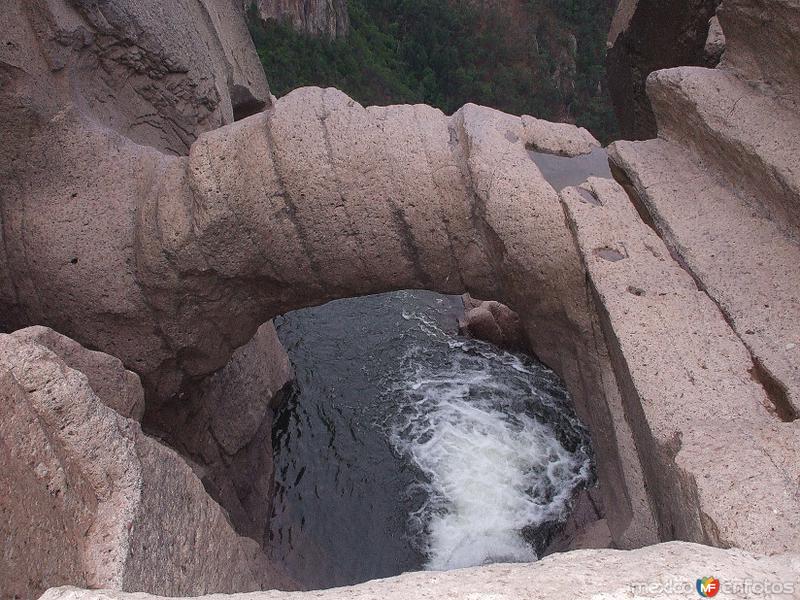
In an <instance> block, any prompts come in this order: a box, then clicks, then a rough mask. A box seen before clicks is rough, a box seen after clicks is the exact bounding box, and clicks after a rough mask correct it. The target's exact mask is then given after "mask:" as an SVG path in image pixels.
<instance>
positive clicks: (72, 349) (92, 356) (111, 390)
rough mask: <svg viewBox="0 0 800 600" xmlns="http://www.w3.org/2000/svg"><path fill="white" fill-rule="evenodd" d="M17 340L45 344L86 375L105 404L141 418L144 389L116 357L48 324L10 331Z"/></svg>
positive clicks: (135, 417) (137, 419)
mask: <svg viewBox="0 0 800 600" xmlns="http://www.w3.org/2000/svg"><path fill="white" fill-rule="evenodd" d="M13 336H14V337H15V338H17V339H18V340H21V341H25V342H32V343H35V344H39V345H40V346H44V347H45V348H47V349H48V350H50V351H51V352H53V353H54V354H55V355H56V356H58V358H60V359H61V360H62V361H64V364H66V365H67V366H68V367H69V368H71V369H74V370H76V371H79V372H81V373H83V374H84V375H86V377H87V379H88V380H89V385H90V386H91V388H92V391H94V393H95V394H96V395H97V397H98V398H99V399H100V401H101V402H102V403H103V404H105V405H106V406H108V407H110V408H113V409H114V410H115V411H117V412H118V413H119V414H121V415H122V416H123V417H127V418H129V419H133V420H135V421H141V419H142V415H143V414H144V390H143V389H142V384H141V383H140V381H139V376H138V375H136V373H132V372H131V371H128V370H127V369H126V368H125V367H124V366H123V365H122V361H121V360H119V359H118V358H115V357H113V356H110V355H108V354H104V353H103V352H95V351H92V350H88V349H86V348H84V347H83V346H81V345H80V344H79V343H78V342H76V341H74V340H71V339H70V338H68V337H67V336H64V335H61V334H60V333H57V332H55V331H53V330H52V329H49V328H47V327H39V326H34V327H28V328H27V329H20V330H18V331H15V332H14V333H13Z"/></svg>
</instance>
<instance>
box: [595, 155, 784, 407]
mask: <svg viewBox="0 0 800 600" xmlns="http://www.w3.org/2000/svg"><path fill="white" fill-rule="evenodd" d="M608 163H609V165H610V167H611V173H612V175H613V176H614V179H615V180H616V181H617V183H619V185H620V186H622V188H623V189H624V190H625V193H626V194H627V195H628V199H629V200H630V201H631V204H632V205H633V207H634V208H635V209H636V212H637V213H638V214H639V217H640V218H641V220H642V221H643V222H644V223H645V224H646V225H647V226H648V227H650V229H652V230H653V232H654V233H655V234H656V235H657V236H658V237H659V238H660V239H661V241H662V242H663V243H664V246H666V248H667V251H668V252H669V254H670V256H671V257H672V259H673V260H674V261H675V262H676V263H677V264H678V265H679V266H680V267H681V269H683V270H684V271H685V272H686V273H687V274H688V275H689V276H690V277H691V278H692V280H693V281H694V284H695V285H696V286H697V290H698V291H700V292H703V293H704V294H705V295H706V297H707V298H708V299H709V300H711V302H713V303H714V306H716V307H717V310H718V311H719V314H720V315H722V318H723V319H725V322H726V323H727V324H728V327H729V328H730V330H731V331H732V332H733V334H734V335H735V336H736V337H737V338H738V339H739V341H740V342H741V343H742V346H744V348H745V350H747V353H748V355H749V356H750V360H751V362H752V363H753V367H752V368H751V369H750V370H749V372H750V376H751V377H752V379H753V381H755V382H756V383H758V384H759V385H760V386H761V387H762V388H763V390H764V393H765V394H766V396H767V399H768V400H769V402H770V404H771V406H767V407H765V408H767V410H768V411H769V412H770V413H771V414H774V415H775V416H776V417H778V418H779V419H780V420H781V421H783V422H784V423H791V422H793V421H796V420H797V418H798V416H799V415H798V413H797V411H796V410H795V409H794V407H793V406H792V404H791V402H790V401H789V396H788V393H787V390H786V385H785V384H783V383H782V382H781V381H780V380H778V379H777V378H776V377H775V376H773V375H772V373H770V372H769V370H768V369H767V368H766V367H765V366H764V364H763V363H762V362H761V360H760V359H759V358H758V356H756V355H755V354H754V353H753V350H752V349H751V348H750V346H749V345H748V344H747V342H746V341H745V339H744V338H743V337H742V336H741V335H740V334H739V332H738V331H737V329H736V326H735V324H734V322H733V319H732V318H731V317H730V315H728V313H726V312H725V311H724V310H723V308H722V306H720V304H719V302H717V300H716V298H714V296H712V295H711V293H710V292H709V291H708V289H707V288H706V286H705V284H704V283H703V281H702V280H701V279H700V278H699V277H698V276H697V274H696V273H695V272H694V271H693V270H692V268H691V267H690V266H689V264H688V263H687V262H686V260H684V258H683V257H682V256H681V255H680V254H679V253H678V251H677V250H676V249H675V247H674V244H672V243H670V241H669V239H668V238H667V236H665V235H663V233H662V231H661V230H660V228H659V227H658V226H657V225H656V223H655V219H654V218H653V216H652V214H651V213H650V211H649V210H648V208H647V204H646V203H645V202H644V200H643V199H642V197H641V195H640V194H639V192H638V190H637V189H636V186H635V185H634V184H633V182H632V181H631V179H630V178H629V177H628V174H627V173H626V172H625V170H624V169H622V167H620V166H619V165H617V164H616V163H614V161H613V160H612V159H611V158H609V161H608Z"/></svg>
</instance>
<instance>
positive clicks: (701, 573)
mask: <svg viewBox="0 0 800 600" xmlns="http://www.w3.org/2000/svg"><path fill="white" fill-rule="evenodd" d="M707 576H714V577H717V578H718V579H719V580H720V583H721V584H722V591H721V592H720V595H719V597H720V598H734V597H735V598H739V599H743V600H744V599H748V598H763V597H764V594H763V592H759V593H753V592H748V591H746V590H745V589H743V586H744V585H745V584H746V582H750V585H753V584H757V585H761V586H763V585H769V586H772V587H771V588H770V590H773V589H774V590H779V591H778V593H775V594H774V595H772V596H770V597H771V598H793V597H796V596H795V595H794V594H793V591H794V590H800V559H799V558H798V556H797V555H785V556H777V557H770V558H764V557H755V556H753V555H751V554H748V553H746V552H742V551H740V550H720V549H718V548H709V547H707V546H699V545H696V544H689V543H685V542H671V543H668V544H660V545H658V546H650V547H648V548H642V549H641V550H635V551H630V552H624V551H618V550H577V551H574V552H569V553H565V554H556V555H553V556H549V557H547V558H545V559H543V560H541V561H539V562H537V563H530V564H513V565H509V564H497V565H490V566H486V567H477V568H473V569H462V570H458V571H450V572H446V573H431V572H419V573H406V574H404V575H400V576H399V577H393V578H391V579H381V580H376V581H370V582H367V583H364V584H361V585H357V586H352V587H343V588H337V589H331V590H324V591H314V592H292V593H284V592H260V593H256V594H247V595H244V594H237V595H233V596H208V597H206V598H207V600H211V599H212V598H213V599H214V600H311V599H312V598H313V599H318V600H375V599H381V600H441V599H443V598H447V599H449V600H513V599H518V598H519V599H526V600H560V599H564V600H623V599H630V600H633V599H638V598H641V599H644V598H659V599H663V600H673V599H674V600H686V599H687V598H693V597H699V596H697V592H696V591H695V585H696V581H697V579H698V578H699V577H707ZM736 586H739V588H742V589H737V587H736ZM42 600H156V598H155V597H154V596H148V595H146V594H124V593H120V592H108V591H98V590H91V591H90V590H79V589H75V588H59V589H52V590H49V591H48V592H47V593H46V594H45V595H44V596H42Z"/></svg>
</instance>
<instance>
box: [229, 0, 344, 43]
mask: <svg viewBox="0 0 800 600" xmlns="http://www.w3.org/2000/svg"><path fill="white" fill-rule="evenodd" d="M243 7H244V9H245V10H253V11H254V14H255V15H256V16H257V18H259V19H261V20H263V21H278V22H284V23H289V24H291V25H292V27H294V28H295V29H296V30H297V31H300V32H303V33H307V34H308V35H313V36H325V37H328V38H337V37H344V36H346V35H347V33H348V31H349V30H350V15H349V13H348V11H347V0H243Z"/></svg>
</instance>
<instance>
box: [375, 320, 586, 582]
mask: <svg viewBox="0 0 800 600" xmlns="http://www.w3.org/2000/svg"><path fill="white" fill-rule="evenodd" d="M404 318H406V319H411V320H416V321H418V322H419V326H420V328H421V329H422V330H423V331H424V332H425V333H426V334H427V337H428V340H427V341H428V343H427V344H425V345H424V346H414V347H412V348H411V349H409V351H408V352H407V353H406V355H405V356H404V360H403V367H402V369H401V373H402V374H403V378H401V380H400V381H399V382H396V383H395V384H394V386H393V387H392V390H391V393H393V394H395V395H396V401H397V402H398V407H399V410H398V414H397V417H396V419H395V420H394V422H393V423H392V427H391V432H390V438H391V441H392V445H393V446H394V447H395V449H396V450H397V451H398V452H400V453H401V454H402V455H403V456H405V457H407V458H408V459H410V460H411V461H412V462H413V463H414V464H415V465H416V466H417V468H418V469H419V470H420V472H421V473H422V474H423V475H424V478H423V481H420V482H419V483H418V484H415V486H414V487H415V488H416V489H415V490H413V492H414V493H416V494H417V495H420V492H421V495H422V497H424V498H426V499H425V501H424V503H423V504H422V506H421V507H420V508H419V509H417V510H416V511H414V512H413V513H412V514H411V515H410V516H409V533H410V535H411V536H412V540H413V542H414V544H415V545H416V546H417V548H418V549H419V550H420V551H421V552H422V553H423V554H424V555H425V556H426V557H427V562H426V565H425V566H426V568H428V569H431V570H447V569H455V568H461V567H469V566H475V565H481V564H486V563H492V562H524V561H533V560H536V559H537V558H538V557H537V555H536V552H535V550H534V548H533V546H532V544H531V541H530V540H529V539H526V532H531V531H532V530H535V529H536V528H538V527H540V526H542V525H543V524H545V523H549V522H554V521H559V520H562V519H563V518H565V517H566V514H567V511H568V509H569V508H570V502H571V499H572V495H573V491H574V490H575V489H576V488H577V487H578V486H580V485H582V484H585V483H587V482H588V481H589V480H590V479H591V476H592V468H591V454H590V451H589V444H588V437H587V435H586V431H585V429H584V428H583V426H582V425H581V424H580V423H579V422H578V421H577V419H575V418H574V417H573V416H571V414H570V413H569V410H568V406H567V400H566V397H565V395H564V393H563V389H562V388H560V386H558V382H557V379H556V377H555V375H554V374H553V373H552V372H551V371H549V370H548V369H547V368H545V367H544V366H542V365H540V364H536V363H533V362H531V361H523V360H522V359H521V358H520V357H519V356H516V355H514V354H511V353H508V352H504V351H502V350H500V349H498V348H495V347H493V346H491V345H489V344H485V343H483V342H479V341H472V340H459V339H458V338H455V337H453V336H452V335H450V334H448V333H446V332H445V331H443V330H442V329H441V328H439V327H438V326H437V325H436V323H435V322H433V321H432V320H431V319H430V318H427V317H426V316H425V315H422V314H416V313H408V312H406V313H404ZM431 344H433V345H445V346H446V347H447V348H448V350H449V351H448V352H446V353H444V356H445V357H446V359H445V360H444V361H442V360H441V358H440V359H439V360H437V361H435V362H432V361H430V360H428V355H429V354H430V353H431V351H432V349H431ZM434 351H435V350H434ZM537 413H538V415H537ZM556 414H557V415H558V417H559V419H557V421H560V426H561V431H560V432H559V433H558V434H557V433H556V431H555V430H554V428H553V426H552V424H549V423H546V422H544V421H543V420H542V417H547V416H550V417H552V416H555V415H556ZM565 443H566V444H567V445H568V446H570V449H568V448H567V447H565Z"/></svg>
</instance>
